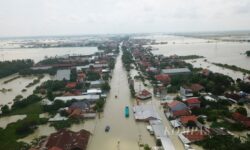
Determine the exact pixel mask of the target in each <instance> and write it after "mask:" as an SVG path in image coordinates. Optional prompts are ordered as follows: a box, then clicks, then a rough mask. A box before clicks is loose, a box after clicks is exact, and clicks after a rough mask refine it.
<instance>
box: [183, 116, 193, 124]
mask: <svg viewBox="0 0 250 150" xmlns="http://www.w3.org/2000/svg"><path fill="white" fill-rule="evenodd" d="M180 121H181V123H182V124H186V123H188V121H194V122H195V121H197V117H196V116H194V115H192V116H181V117H180Z"/></svg>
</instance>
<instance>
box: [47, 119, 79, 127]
mask: <svg viewBox="0 0 250 150" xmlns="http://www.w3.org/2000/svg"><path fill="white" fill-rule="evenodd" d="M78 123H80V120H79V119H74V118H69V119H68V120H62V121H56V122H52V123H50V126H53V127H54V128H55V129H57V130H59V129H63V128H69V127H71V125H72V124H78Z"/></svg>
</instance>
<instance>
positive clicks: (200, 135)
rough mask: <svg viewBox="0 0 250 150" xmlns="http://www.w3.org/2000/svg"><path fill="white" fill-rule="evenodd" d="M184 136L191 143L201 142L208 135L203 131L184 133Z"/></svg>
mask: <svg viewBox="0 0 250 150" xmlns="http://www.w3.org/2000/svg"><path fill="white" fill-rule="evenodd" d="M183 136H185V137H186V138H187V139H188V140H189V141H190V142H195V141H201V140H203V139H205V138H206V136H207V133H205V132H202V131H191V132H187V133H183Z"/></svg>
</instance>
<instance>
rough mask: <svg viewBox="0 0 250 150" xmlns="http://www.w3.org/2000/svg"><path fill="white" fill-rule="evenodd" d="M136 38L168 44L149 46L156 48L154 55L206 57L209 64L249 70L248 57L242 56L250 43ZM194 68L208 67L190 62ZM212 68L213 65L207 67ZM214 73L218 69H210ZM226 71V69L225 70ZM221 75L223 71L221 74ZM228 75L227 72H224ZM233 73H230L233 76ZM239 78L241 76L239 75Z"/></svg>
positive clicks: (150, 37) (176, 37)
mask: <svg viewBox="0 0 250 150" xmlns="http://www.w3.org/2000/svg"><path fill="white" fill-rule="evenodd" d="M137 38H148V39H155V40H156V41H157V42H166V41H167V42H168V44H162V45H151V46H152V47H155V48H158V50H154V51H152V52H153V53H154V54H162V55H165V56H169V55H174V54H176V55H180V56H185V55H200V56H204V57H206V59H207V60H208V61H209V62H216V63H222V64H229V65H236V66H238V67H241V68H244V69H248V70H250V65H249V64H250V57H247V56H246V55H244V53H245V51H247V50H250V43H240V42H221V41H214V40H206V39H197V38H190V37H182V36H170V35H161V36H160V35H159V36H146V37H137ZM192 64H193V65H194V66H199V67H200V64H201V66H202V67H204V68H209V67H207V66H208V65H207V64H206V63H200V61H197V62H192ZM209 66H214V65H211V64H210V65H209ZM212 69H215V70H216V71H219V69H217V68H214V67H212ZM225 70H226V69H225ZM221 73H223V71H222V72H221ZM226 73H228V72H226ZM233 74H234V73H230V75H232V76H234V77H235V75H233ZM239 76H241V75H239Z"/></svg>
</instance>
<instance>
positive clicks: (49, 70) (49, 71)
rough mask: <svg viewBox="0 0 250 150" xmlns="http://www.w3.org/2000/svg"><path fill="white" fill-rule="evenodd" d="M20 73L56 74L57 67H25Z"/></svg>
mask: <svg viewBox="0 0 250 150" xmlns="http://www.w3.org/2000/svg"><path fill="white" fill-rule="evenodd" d="M19 74H20V75H39V74H50V75H55V74H56V69H55V68H50V69H37V70H33V69H30V68H27V69H23V70H20V71H19Z"/></svg>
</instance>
